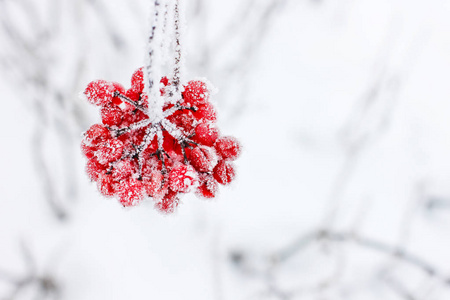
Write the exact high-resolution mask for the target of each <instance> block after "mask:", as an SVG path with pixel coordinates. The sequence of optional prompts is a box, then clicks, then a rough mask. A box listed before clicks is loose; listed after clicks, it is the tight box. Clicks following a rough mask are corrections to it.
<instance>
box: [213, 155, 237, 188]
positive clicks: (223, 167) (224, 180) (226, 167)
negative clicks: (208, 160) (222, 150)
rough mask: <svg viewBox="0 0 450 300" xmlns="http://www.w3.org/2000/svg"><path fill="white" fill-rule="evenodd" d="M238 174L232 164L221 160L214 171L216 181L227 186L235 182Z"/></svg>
mask: <svg viewBox="0 0 450 300" xmlns="http://www.w3.org/2000/svg"><path fill="white" fill-rule="evenodd" d="M235 175H236V173H235V171H234V166H233V164H232V163H231V162H229V161H226V160H221V161H219V163H218V164H217V165H216V167H215V168H214V170H213V176H214V179H216V180H217V182H218V183H220V184H223V185H227V184H229V183H230V182H231V181H233V179H234V177H235Z"/></svg>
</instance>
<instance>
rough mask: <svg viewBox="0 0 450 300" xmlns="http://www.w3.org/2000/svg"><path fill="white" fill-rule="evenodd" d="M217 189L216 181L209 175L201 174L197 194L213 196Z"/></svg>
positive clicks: (207, 196)
mask: <svg viewBox="0 0 450 300" xmlns="http://www.w3.org/2000/svg"><path fill="white" fill-rule="evenodd" d="M218 190H219V185H218V184H217V181H216V180H215V179H214V178H213V177H212V176H211V175H207V176H202V177H201V179H200V184H199V186H198V187H197V191H196V193H197V195H199V196H200V197H203V198H208V199H209V198H214V197H215V196H216V194H217V191H218Z"/></svg>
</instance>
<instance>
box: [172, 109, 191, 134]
mask: <svg viewBox="0 0 450 300" xmlns="http://www.w3.org/2000/svg"><path fill="white" fill-rule="evenodd" d="M168 120H169V121H170V122H172V123H173V124H175V125H177V127H178V128H180V129H181V130H183V131H184V133H185V134H187V135H190V134H191V133H192V132H193V131H194V128H195V118H194V115H193V113H192V112H191V111H188V110H179V111H177V112H176V113H174V114H173V115H171V116H170V117H168Z"/></svg>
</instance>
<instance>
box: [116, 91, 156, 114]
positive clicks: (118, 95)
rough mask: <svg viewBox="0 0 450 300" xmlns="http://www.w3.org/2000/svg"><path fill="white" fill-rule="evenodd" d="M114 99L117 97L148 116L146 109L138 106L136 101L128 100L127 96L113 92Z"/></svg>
mask: <svg viewBox="0 0 450 300" xmlns="http://www.w3.org/2000/svg"><path fill="white" fill-rule="evenodd" d="M114 97H119V98H120V99H122V100H123V101H125V102H127V103H129V104H131V105H133V106H134V107H135V108H137V109H139V110H140V111H142V112H143V113H145V114H148V109H146V108H145V107H143V106H142V105H140V104H139V103H137V102H136V101H133V100H131V99H130V98H128V97H127V96H125V95H123V94H121V93H119V92H115V93H114Z"/></svg>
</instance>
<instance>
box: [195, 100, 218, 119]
mask: <svg viewBox="0 0 450 300" xmlns="http://www.w3.org/2000/svg"><path fill="white" fill-rule="evenodd" d="M193 115H194V117H195V118H196V119H197V120H203V119H204V120H208V121H211V122H215V121H216V120H217V114H216V109H215V108H214V106H213V105H212V104H211V103H210V102H207V103H206V104H204V105H202V106H199V107H197V111H196V112H194V113H193Z"/></svg>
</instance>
